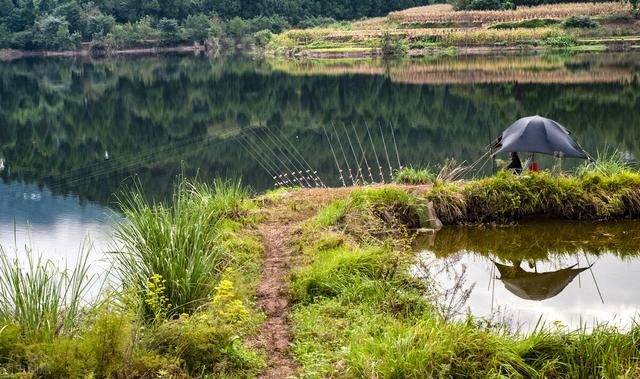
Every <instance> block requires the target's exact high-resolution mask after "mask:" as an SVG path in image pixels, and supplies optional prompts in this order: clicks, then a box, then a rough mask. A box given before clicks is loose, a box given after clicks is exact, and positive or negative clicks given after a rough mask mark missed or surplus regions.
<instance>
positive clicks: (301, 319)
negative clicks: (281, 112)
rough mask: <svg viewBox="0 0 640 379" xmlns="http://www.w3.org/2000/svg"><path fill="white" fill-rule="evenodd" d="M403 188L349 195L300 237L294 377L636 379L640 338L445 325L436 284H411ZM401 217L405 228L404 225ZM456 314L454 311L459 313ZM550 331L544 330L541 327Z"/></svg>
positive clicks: (604, 331)
mask: <svg viewBox="0 0 640 379" xmlns="http://www.w3.org/2000/svg"><path fill="white" fill-rule="evenodd" d="M428 193H429V192H426V193H425V191H424V190H421V191H419V192H418V193H417V194H416V195H417V197H416V195H413V194H410V193H408V192H407V191H406V190H405V189H402V188H400V189H398V188H375V189H362V190H354V191H353V192H352V193H351V195H349V196H348V197H346V198H345V199H341V200H337V201H334V202H332V203H330V204H329V205H328V206H326V207H325V208H324V209H323V210H322V211H320V212H319V213H318V214H317V215H316V216H315V217H314V218H312V219H311V220H310V221H308V222H307V223H306V224H305V225H304V226H302V227H301V228H300V230H299V235H298V238H297V246H298V252H299V256H300V258H299V259H300V260H301V261H302V262H303V264H302V267H301V268H299V269H298V270H296V271H295V272H294V273H293V274H292V279H291V280H292V291H291V298H292V299H293V300H294V302H295V303H294V307H293V311H292V319H293V326H294V333H295V337H294V341H293V346H294V355H295V358H296V360H297V361H298V363H299V365H300V370H301V372H300V375H301V377H404V378H424V377H465V378H467V377H468V378H487V377H540V378H542V377H545V378H549V377H551V378H588V377H629V378H631V377H636V376H637V375H638V374H640V365H639V364H638V357H639V356H640V346H639V345H638V338H639V336H640V334H639V333H640V328H638V327H637V325H636V326H634V327H633V328H632V329H631V330H629V331H628V332H621V331H619V330H617V329H616V328H615V327H611V326H606V325H600V326H596V327H595V328H594V329H592V330H588V329H580V330H575V331H567V330H566V328H565V327H564V326H562V325H560V324H555V325H549V326H544V325H540V326H538V327H536V328H535V330H533V331H531V332H530V333H528V334H526V335H522V334H512V333H510V332H507V328H506V326H505V325H503V324H500V323H493V322H491V321H488V322H487V321H486V320H476V319H474V318H472V317H468V318H467V319H466V320H463V321H459V320H460V319H459V318H455V319H453V318H452V313H455V312H452V310H451V309H449V308H448V307H447V306H446V304H445V307H442V306H441V304H442V302H441V301H438V299H439V297H440V296H442V294H439V293H438V291H437V289H436V288H438V287H437V286H435V285H433V283H430V282H429V280H428V278H426V280H425V279H424V278H421V279H420V280H418V279H416V278H415V277H414V276H412V274H411V271H410V267H411V265H412V264H413V263H415V256H414V255H413V253H412V252H411V249H410V245H411V240H412V233H411V227H412V226H411V225H410V224H408V223H407V220H408V218H407V215H408V214H411V213H412V211H411V209H413V208H414V207H415V205H416V201H419V198H420V197H422V196H424V195H425V194H427V195H428ZM409 219H410V218H409ZM457 311H458V312H460V311H461V310H460V309H458V310H457ZM546 321H549V322H551V321H553V320H546Z"/></svg>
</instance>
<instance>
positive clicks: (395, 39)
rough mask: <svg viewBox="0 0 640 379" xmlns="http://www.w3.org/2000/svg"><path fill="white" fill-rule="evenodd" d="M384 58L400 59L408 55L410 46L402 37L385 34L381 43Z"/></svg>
mask: <svg viewBox="0 0 640 379" xmlns="http://www.w3.org/2000/svg"><path fill="white" fill-rule="evenodd" d="M380 47H381V49H382V56H384V57H399V56H403V55H406V54H407V51H408V50H409V46H408V45H407V43H406V42H405V41H404V38H403V37H402V36H398V35H393V34H390V33H388V32H385V33H384V34H383V35H382V41H381V46H380Z"/></svg>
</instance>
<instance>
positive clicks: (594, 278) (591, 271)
mask: <svg viewBox="0 0 640 379" xmlns="http://www.w3.org/2000/svg"><path fill="white" fill-rule="evenodd" d="M583 254H584V259H586V260H587V265H589V272H590V273H591V277H592V278H593V283H594V284H595V285H596V290H598V296H600V301H601V302H602V304H604V297H602V292H600V286H599V285H598V281H597V280H596V276H595V275H594V274H593V270H592V269H591V266H593V265H592V264H591V263H589V257H587V254H586V253H584V252H583ZM593 263H595V262H593Z"/></svg>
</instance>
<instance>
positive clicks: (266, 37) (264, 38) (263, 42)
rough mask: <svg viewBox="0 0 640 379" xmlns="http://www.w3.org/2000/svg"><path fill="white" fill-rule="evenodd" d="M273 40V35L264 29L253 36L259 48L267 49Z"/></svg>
mask: <svg viewBox="0 0 640 379" xmlns="http://www.w3.org/2000/svg"><path fill="white" fill-rule="evenodd" d="M272 38H273V33H271V31H270V30H269V29H263V30H260V31H258V32H255V33H254V34H253V40H254V42H255V44H256V46H258V47H266V46H267V45H268V44H269V42H271V39H272Z"/></svg>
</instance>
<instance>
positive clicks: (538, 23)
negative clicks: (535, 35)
mask: <svg viewBox="0 0 640 379" xmlns="http://www.w3.org/2000/svg"><path fill="white" fill-rule="evenodd" d="M558 23H560V21H558V20H554V19H550V18H545V19H541V18H534V19H531V20H524V21H514V22H501V23H499V24H495V25H491V26H490V27H489V29H517V28H525V29H533V28H544V27H546V26H549V25H556V24H558Z"/></svg>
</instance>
